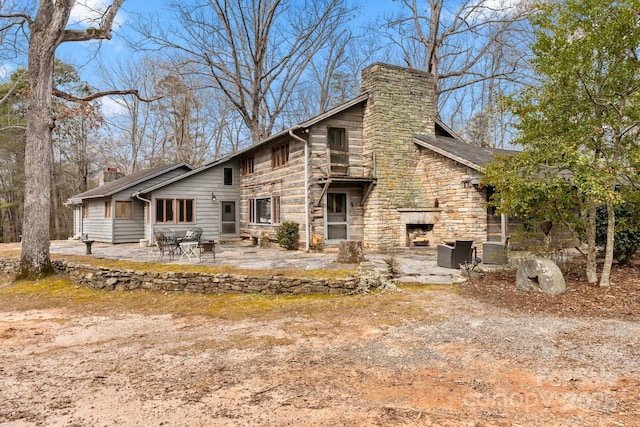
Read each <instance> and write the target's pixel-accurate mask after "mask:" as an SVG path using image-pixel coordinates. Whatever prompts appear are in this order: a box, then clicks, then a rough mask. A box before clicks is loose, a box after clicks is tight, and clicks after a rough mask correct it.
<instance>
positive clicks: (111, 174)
mask: <svg viewBox="0 0 640 427" xmlns="http://www.w3.org/2000/svg"><path fill="white" fill-rule="evenodd" d="M123 176H124V173H122V172H120V171H118V168H114V167H108V168H106V169H103V170H101V171H100V172H99V173H98V186H100V185H103V184H106V183H107V182H111V181H115V180H116V179H119V178H122V177H123Z"/></svg>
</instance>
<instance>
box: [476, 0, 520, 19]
mask: <svg viewBox="0 0 640 427" xmlns="http://www.w3.org/2000/svg"><path fill="white" fill-rule="evenodd" d="M525 2H526V0H479V1H477V2H476V3H475V6H477V7H478V9H476V10H475V11H474V14H473V15H475V16H477V17H479V18H483V19H487V18H491V17H493V18H497V17H499V16H506V15H509V14H511V13H514V12H516V11H517V10H518V9H519V8H520V7H521V5H523V4H525Z"/></svg>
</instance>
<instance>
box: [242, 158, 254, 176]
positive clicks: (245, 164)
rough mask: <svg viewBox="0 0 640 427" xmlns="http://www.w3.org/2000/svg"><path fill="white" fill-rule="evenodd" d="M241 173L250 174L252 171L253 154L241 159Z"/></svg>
mask: <svg viewBox="0 0 640 427" xmlns="http://www.w3.org/2000/svg"><path fill="white" fill-rule="evenodd" d="M241 163H242V165H241V166H242V175H243V176H244V175H250V174H252V173H253V156H251V157H245V158H244V159H242V162H241Z"/></svg>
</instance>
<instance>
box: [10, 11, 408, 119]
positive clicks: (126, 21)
mask: <svg viewBox="0 0 640 427" xmlns="http://www.w3.org/2000/svg"><path fill="white" fill-rule="evenodd" d="M78 3H79V4H78V5H77V6H76V7H75V8H74V11H73V13H72V17H71V20H70V23H73V24H75V25H77V26H79V27H86V26H88V23H89V22H90V21H91V12H90V10H91V9H95V10H104V9H105V4H110V3H111V1H110V0H80V1H78ZM359 3H360V4H361V12H360V15H361V18H360V19H358V20H357V21H356V22H357V24H358V25H361V24H363V23H366V22H368V21H374V20H375V19H376V18H378V17H380V16H382V15H385V14H387V13H388V12H389V11H390V10H393V9H397V7H398V2H394V1H393V0H360V1H359ZM84 4H86V5H87V6H88V7H84V6H83V5H84ZM156 12H157V13H159V15H160V17H161V18H163V17H164V19H171V12H170V11H169V10H168V7H167V6H166V1H162V2H158V3H156V2H152V1H149V0H125V2H124V4H123V6H122V8H121V10H120V12H119V13H118V16H117V18H116V23H115V26H114V30H115V31H114V34H113V38H112V39H111V40H108V41H103V42H98V41H91V42H79V43H65V44H63V45H61V46H60V47H59V48H58V51H57V56H58V58H60V59H61V60H62V61H64V62H65V63H68V64H71V65H73V66H74V67H75V68H76V69H77V70H78V72H79V73H80V76H81V78H82V79H83V80H86V81H88V82H90V83H91V84H93V85H94V86H96V87H97V88H98V89H100V82H99V80H98V78H97V73H96V70H97V67H98V66H99V64H100V63H102V64H106V66H108V64H109V63H111V62H113V61H115V60H117V59H119V58H122V57H123V56H125V55H130V54H131V51H130V50H129V47H128V45H127V39H128V37H127V35H128V33H129V32H130V31H131V22H132V21H133V19H134V18H135V15H137V14H143V15H144V14H151V13H156ZM97 59H99V60H97ZM14 66H15V65H14ZM3 77H4V76H2V66H1V65H0V78H3ZM110 108H114V109H116V108H117V106H116V105H113V104H112V103H111V102H110V100H108V99H103V110H104V112H105V113H106V114H108V113H109V109H110Z"/></svg>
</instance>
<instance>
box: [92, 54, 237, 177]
mask: <svg viewBox="0 0 640 427" xmlns="http://www.w3.org/2000/svg"><path fill="white" fill-rule="evenodd" d="M102 79H103V84H104V85H105V86H106V87H111V88H116V87H138V88H140V90H141V92H142V93H143V95H145V97H148V98H153V99H154V102H152V103H144V102H141V101H140V100H139V99H137V98H133V97H130V96H118V97H114V98H112V100H113V101H114V102H115V103H116V104H117V105H118V106H119V107H120V108H119V110H120V112H119V113H118V114H114V115H112V116H111V117H109V118H108V124H109V127H110V129H111V138H110V139H109V140H108V142H107V143H106V144H105V145H104V146H103V149H102V150H101V153H100V157H101V161H102V162H103V163H105V164H108V165H110V166H118V167H119V168H120V169H121V170H123V171H127V172H133V171H136V170H139V169H140V168H144V167H151V166H156V165H161V164H164V163H166V162H176V161H185V162H188V163H190V164H192V165H194V166H199V165H201V164H203V163H206V162H208V161H211V160H215V159H218V158H219V157H221V156H222V155H225V154H229V153H230V152H233V151H237V149H238V133H237V132H236V130H235V127H234V126H236V125H237V123H238V122H239V120H238V117H237V113H235V110H234V109H233V107H232V106H231V105H230V102H229V100H228V99H227V98H225V97H224V96H222V94H221V93H220V91H217V90H213V89H212V88H210V87H208V85H207V84H205V83H203V82H202V77H200V76H197V75H195V76H194V75H188V74H184V73H181V72H180V70H176V69H175V67H174V66H173V65H172V64H171V63H169V62H167V61H165V60H163V58H162V57H160V56H159V55H155V56H145V57H143V58H142V60H139V61H135V60H131V59H128V60H126V61H122V62H120V63H118V64H116V66H115V67H111V68H110V69H109V72H108V73H106V72H105V73H104V74H103V76H102Z"/></svg>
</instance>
